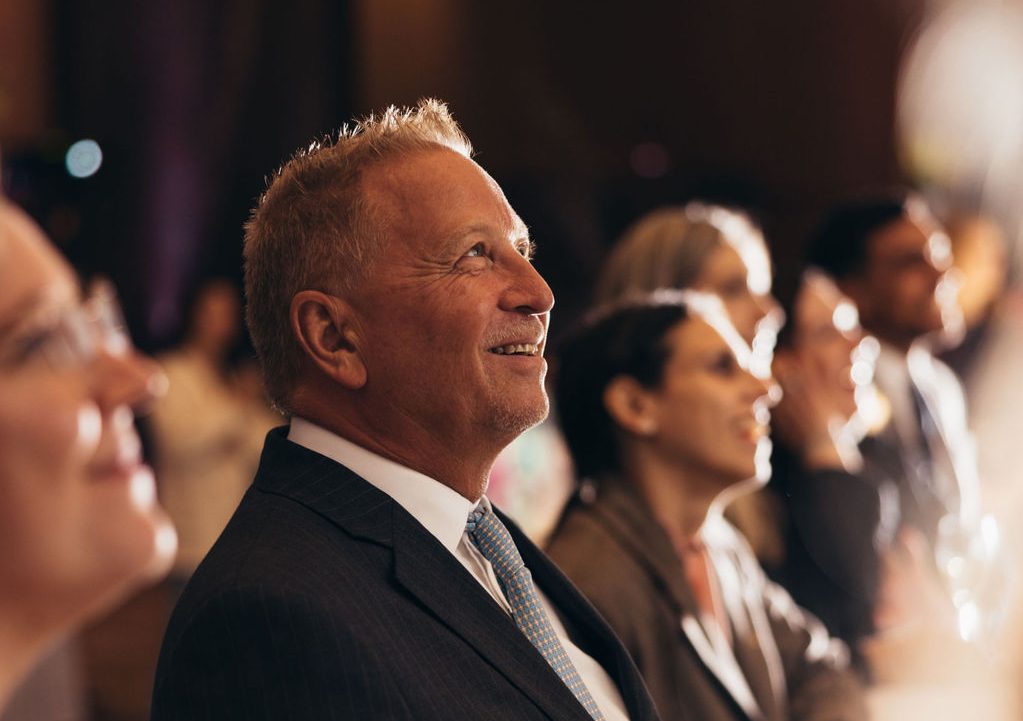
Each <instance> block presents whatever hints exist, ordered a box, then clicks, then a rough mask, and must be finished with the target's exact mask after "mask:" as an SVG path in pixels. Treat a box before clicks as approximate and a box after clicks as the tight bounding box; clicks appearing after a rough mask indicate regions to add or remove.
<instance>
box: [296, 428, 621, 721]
mask: <svg viewBox="0 0 1023 721" xmlns="http://www.w3.org/2000/svg"><path fill="white" fill-rule="evenodd" d="M288 440H290V441H292V442H293V443H297V444H298V445H300V446H304V447H305V448H308V449H309V450H311V451H315V452H316V453H319V454H320V455H323V456H326V457H328V458H331V459H333V460H335V461H337V462H338V463H340V464H341V465H343V466H345V467H346V468H348V469H350V470H351V471H353V472H355V473H357V474H358V475H359V476H361V477H362V478H363V479H365V480H366V481H367V482H368V483H370V484H371V485H373V486H374V487H376V488H377V489H379V490H381V491H383V492H384V493H386V494H387V495H388V496H390V497H391V498H392V499H394V501H395V502H397V503H398V505H400V506H401V507H402V508H404V509H405V510H406V511H408V512H409V513H410V514H411V515H412V517H413V518H415V519H416V520H417V521H419V523H421V524H422V525H423V527H424V528H426V530H427V531H429V532H430V534H431V535H433V536H434V538H436V539H437V540H438V541H440V543H441V545H442V546H444V548H446V549H448V551H449V552H451V554H452V555H454V557H455V558H457V559H458V562H459V563H461V564H462V565H463V566H464V567H465V568H466V570H467V571H469V573H471V574H472V577H473V578H475V579H476V581H477V582H479V584H480V585H481V586H482V587H483V589H484V590H485V591H486V592H487V593H489V594H490V596H491V597H493V599H494V600H495V601H496V602H497V603H498V604H499V605H500V606H501V608H503V609H504V611H505V613H507V614H508V615H511V606H509V605H508V600H507V599H506V598H505V596H504V592H503V591H502V590H501V585H500V584H499V583H498V581H497V576H496V575H494V569H493V567H492V566H491V565H490V561H488V560H487V559H486V558H484V557H483V555H482V554H481V553H480V552H479V549H477V548H476V545H475V544H474V543H473V542H472V541H471V540H470V539H469V534H468V533H466V531H465V524H466V520H467V519H468V517H469V513H470V512H472V510H473V509H474V508H476V506H477V505H480V506H485V507H486V508H488V509H489V507H490V501H489V500H488V499H487V497H486V496H483V497H482V498H481V499H480V500H479V501H478V502H477V503H474V502H472V501H470V500H469V499H468V498H466V497H465V496H462V495H461V494H459V493H458V492H457V491H455V490H453V489H452V488H450V487H448V486H446V485H444V484H443V483H441V482H440V481H436V480H434V479H433V478H430V477H429V476H425V475H423V474H422V473H419V472H418V471H413V470H412V469H411V468H406V467H405V466H402V465H401V464H399V463H395V462H394V461H391V460H388V459H386V458H383V457H382V456H378V455H377V454H375V453H373V452H372V451H368V450H366V449H365V448H363V447H361V446H358V445H356V444H354V443H352V442H351V441H348V440H346V439H344V438H341V437H340V436H338V435H336V434H335V433H331V432H330V431H328V430H326V429H324V428H322V427H320V426H318V425H316V424H314V423H312V422H310V421H307V420H305V419H304V418H299V417H297V416H296V417H293V418H292V419H291V429H290V431H289V432H288ZM537 593H538V594H539V596H540V601H541V602H542V603H543V606H544V610H545V611H546V612H547V616H548V617H549V618H550V621H551V625H552V626H553V627H554V631H555V633H557V635H558V640H559V641H560V642H561V645H562V646H563V647H564V649H565V652H566V653H567V654H568V657H569V658H570V659H571V660H572V663H573V664H574V665H575V667H576V670H577V671H578V672H579V676H580V677H581V678H582V680H583V683H585V684H586V688H588V689H589V691H590V695H591V696H593V700H594V701H595V702H596V704H597V706H598V707H600V710H601V712H602V713H603V714H604V718H605V719H606V721H628V718H629V716H628V713H627V712H626V710H625V703H624V702H623V701H622V696H621V693H619V691H618V688H617V686H615V684H614V682H613V681H612V680H611V677H610V676H608V674H607V672H606V671H605V670H604V668H603V666H601V665H600V664H599V663H597V661H596V660H594V659H593V658H592V657H591V656H589V655H588V654H586V653H584V652H583V651H582V650H581V649H580V648H579V647H578V646H576V645H575V644H574V643H572V640H571V639H570V638H569V637H568V633H567V632H566V631H565V627H564V625H563V624H562V623H561V621H560V619H559V618H558V615H557V613H555V612H554V607H553V606H552V605H551V602H550V600H549V599H548V598H547V597H546V596H545V595H544V593H543V592H542V591H541V590H540V589H539V588H537Z"/></svg>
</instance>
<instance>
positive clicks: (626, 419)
mask: <svg viewBox="0 0 1023 721" xmlns="http://www.w3.org/2000/svg"><path fill="white" fill-rule="evenodd" d="M604 407H605V408H607V412H608V415H610V416H611V419H612V420H614V422H615V423H617V424H618V425H619V426H621V428H622V430H624V431H627V432H628V433H631V434H633V435H635V436H640V437H643V438H646V437H649V436H652V435H654V434H655V433H657V431H658V429H659V427H660V424H659V422H658V418H657V412H656V411H657V403H656V400H655V398H654V396H653V394H651V393H650V391H649V390H647V389H646V388H644V387H643V386H642V385H641V384H640V382H639V381H637V380H636V379H635V378H633V377H632V376H626V375H620V376H615V377H614V378H612V379H611V382H610V383H608V384H607V387H606V388H605V389H604Z"/></svg>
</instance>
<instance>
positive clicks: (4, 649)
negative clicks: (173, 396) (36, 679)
mask: <svg viewBox="0 0 1023 721" xmlns="http://www.w3.org/2000/svg"><path fill="white" fill-rule="evenodd" d="M163 384H164V380H163V377H162V376H161V375H159V374H158V373H157V371H156V368H155V366H154V365H153V364H151V363H150V362H149V361H147V360H145V359H143V358H141V357H140V356H138V355H137V354H136V353H135V351H134V350H133V349H132V346H131V342H130V340H129V339H128V337H127V335H126V334H125V332H124V329H123V327H122V324H121V318H120V313H119V311H118V308H117V304H116V301H115V299H114V297H113V294H112V292H111V291H110V289H109V288H107V287H106V286H98V287H97V288H96V289H95V291H94V292H93V293H91V294H89V296H88V297H86V298H84V299H83V298H82V297H81V294H80V292H79V288H78V284H77V281H76V279H75V275H74V273H73V272H72V270H71V268H70V267H69V266H68V265H67V264H66V263H65V262H64V260H63V259H62V258H61V257H60V256H59V254H58V253H57V251H56V250H55V249H54V248H53V247H52V246H51V245H50V244H49V243H48V242H47V241H46V239H45V238H44V237H43V235H42V233H41V231H40V230H39V228H38V227H37V226H36V225H35V224H34V223H33V222H32V221H31V220H30V219H29V218H28V216H26V215H25V214H24V213H23V212H22V211H21V210H20V209H18V208H16V207H15V206H13V205H11V204H10V203H9V202H7V201H6V200H4V199H3V198H2V197H0V707H2V706H3V704H4V703H5V702H6V700H7V699H8V697H9V696H10V694H11V692H12V690H13V689H14V687H15V686H16V685H17V684H18V682H19V680H20V679H21V678H22V676H23V675H24V674H25V673H26V672H27V671H28V670H29V669H30V668H31V666H32V665H33V663H34V662H35V661H36V660H37V659H38V658H39V657H40V655H41V654H43V653H44V652H45V651H46V650H47V648H49V647H50V646H51V645H52V644H53V643H55V642H56V641H57V640H58V639H59V638H60V637H61V636H62V635H64V634H66V633H68V632H69V631H71V630H72V629H74V628H75V627H77V626H78V625H80V624H82V623H83V622H84V621H86V620H87V619H89V618H91V617H93V616H95V615H96V614H98V613H100V612H102V611H104V610H106V609H107V608H109V607H110V606H112V605H113V604H114V603H115V602H116V601H118V600H120V599H121V598H122V597H123V596H125V595H126V594H127V593H128V592H129V591H130V590H132V589H134V588H135V587H137V586H138V585H140V584H142V583H145V582H147V581H152V580H155V579H156V578H157V577H159V576H160V575H161V574H163V573H164V572H165V571H166V569H167V568H168V566H169V564H170V562H171V559H172V557H173V555H174V550H175V547H176V537H175V534H174V530H173V527H172V526H171V525H170V522H169V521H168V519H167V517H166V516H165V515H164V513H163V511H162V510H161V509H160V508H159V506H158V505H157V503H156V494H155V487H154V483H153V477H152V473H151V472H150V470H149V469H148V468H147V467H146V466H145V465H144V464H143V463H142V461H141V455H140V443H139V439H138V437H137V435H136V433H135V430H134V426H133V413H132V409H133V408H134V407H136V406H138V405H140V404H144V403H146V402H148V401H150V400H151V399H152V398H153V397H154V395H155V394H157V393H159V392H160V391H161V389H162V386H163Z"/></svg>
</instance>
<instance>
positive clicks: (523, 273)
mask: <svg viewBox="0 0 1023 721" xmlns="http://www.w3.org/2000/svg"><path fill="white" fill-rule="evenodd" d="M512 262H513V264H514V265H513V266H512V278H511V282H510V283H509V287H508V291H507V292H506V293H505V295H504V302H503V306H504V307H505V309H506V310H513V311H516V312H518V313H527V314H529V315H542V314H544V313H548V312H550V310H551V308H553V307H554V293H553V292H552V291H551V287H550V286H549V285H547V281H546V280H544V279H543V276H541V275H540V273H539V271H537V269H536V267H535V266H534V265H533V264H532V263H531V262H530V261H529V260H527V259H526V258H523V257H522V256H517V260H513V261H512Z"/></svg>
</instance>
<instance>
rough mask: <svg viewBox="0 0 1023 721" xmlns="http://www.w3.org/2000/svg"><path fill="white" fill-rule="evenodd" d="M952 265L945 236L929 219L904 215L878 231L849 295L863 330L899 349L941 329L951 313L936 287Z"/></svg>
mask: <svg viewBox="0 0 1023 721" xmlns="http://www.w3.org/2000/svg"><path fill="white" fill-rule="evenodd" d="M950 265H951V252H950V250H949V243H948V237H947V236H946V235H945V234H944V233H942V232H941V231H940V230H939V229H938V227H937V225H936V224H935V223H934V222H933V221H932V220H930V219H929V218H928V217H926V216H918V217H917V216H914V217H911V216H909V215H905V216H903V217H901V218H899V219H897V220H894V221H892V222H890V223H888V224H887V225H884V226H882V227H881V228H880V229H879V230H878V231H877V232H875V233H874V234H873V236H871V238H870V239H869V241H868V247H867V267H866V269H865V270H864V272H863V274H862V276H861V277H860V278H859V280H858V281H856V283H855V285H856V289H855V290H854V291H853V292H851V295H852V296H853V299H854V300H855V302H856V304H857V306H858V307H859V311H860V318H861V320H862V322H863V326H864V328H866V329H867V330H868V331H869V332H871V333H873V334H875V335H877V336H878V337H880V338H881V339H882V340H887V341H889V342H894V343H896V344H900V345H908V344H909V343H910V342H912V341H913V340H915V339H916V338H919V337H921V336H924V335H927V334H928V333H933V332H935V331H940V330H943V328H944V327H945V319H946V318H947V317H949V315H950V314H949V311H950V308H947V307H943V305H947V304H948V301H949V299H947V298H942V295H943V294H942V293H940V292H939V286H940V284H941V282H942V280H943V279H944V277H945V273H946V271H947V270H948V269H949V267H950ZM951 300H952V302H953V303H954V298H952V299H951Z"/></svg>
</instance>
